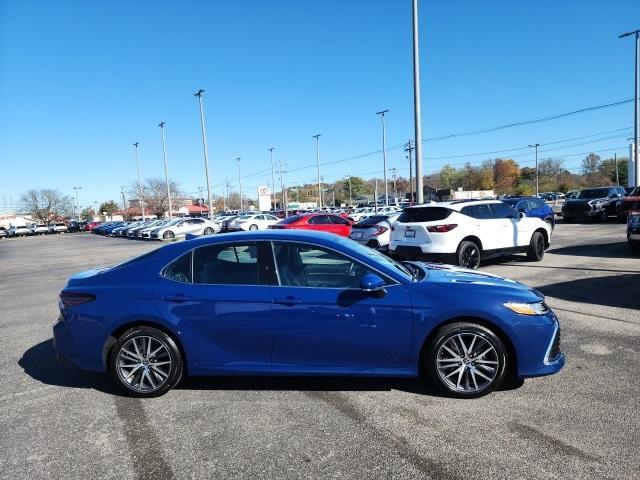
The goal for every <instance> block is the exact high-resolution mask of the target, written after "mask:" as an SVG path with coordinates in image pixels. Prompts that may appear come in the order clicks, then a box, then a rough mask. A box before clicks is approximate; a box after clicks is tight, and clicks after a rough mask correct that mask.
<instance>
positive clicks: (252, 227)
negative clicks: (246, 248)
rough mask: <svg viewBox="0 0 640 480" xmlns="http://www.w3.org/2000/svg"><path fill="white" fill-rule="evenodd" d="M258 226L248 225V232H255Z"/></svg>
mask: <svg viewBox="0 0 640 480" xmlns="http://www.w3.org/2000/svg"><path fill="white" fill-rule="evenodd" d="M257 229H258V225H249V230H257Z"/></svg>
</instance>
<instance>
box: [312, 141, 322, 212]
mask: <svg viewBox="0 0 640 480" xmlns="http://www.w3.org/2000/svg"><path fill="white" fill-rule="evenodd" d="M321 136H322V134H321V133H318V134H317V135H314V136H313V138H315V139H316V167H317V169H318V208H320V207H322V191H321V190H320V189H321V188H322V186H321V185H320V137H321Z"/></svg>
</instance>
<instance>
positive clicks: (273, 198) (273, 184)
mask: <svg viewBox="0 0 640 480" xmlns="http://www.w3.org/2000/svg"><path fill="white" fill-rule="evenodd" d="M274 150H275V148H274V147H271V148H269V153H270V156H271V203H272V204H273V211H274V212H275V210H276V181H275V176H274V172H273V151H274Z"/></svg>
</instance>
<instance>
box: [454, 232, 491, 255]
mask: <svg viewBox="0 0 640 480" xmlns="http://www.w3.org/2000/svg"><path fill="white" fill-rule="evenodd" d="M462 242H473V243H475V244H476V245H477V246H478V248H480V255H482V251H483V250H484V247H483V246H482V240H480V237H477V236H476V235H467V236H466V237H464V238H463V239H461V240H460V241H459V242H458V247H457V248H456V251H458V249H459V248H460V245H461V244H462Z"/></svg>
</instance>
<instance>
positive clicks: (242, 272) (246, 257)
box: [193, 242, 272, 285]
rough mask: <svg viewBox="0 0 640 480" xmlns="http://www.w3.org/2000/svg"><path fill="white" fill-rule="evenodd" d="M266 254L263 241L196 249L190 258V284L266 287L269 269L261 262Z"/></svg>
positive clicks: (266, 247)
mask: <svg viewBox="0 0 640 480" xmlns="http://www.w3.org/2000/svg"><path fill="white" fill-rule="evenodd" d="M265 251H266V252H267V254H265ZM270 252H271V249H270V245H269V244H268V243H266V242H243V243H235V244H232V245H229V244H225V245H209V246H206V247H200V248H197V249H196V250H195V252H194V255H193V281H194V283H206V284H216V285H268V284H269V282H270V279H269V271H270V270H271V271H272V269H269V268H268V266H267V265H265V261H268V259H269V257H270V255H269V253H270Z"/></svg>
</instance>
